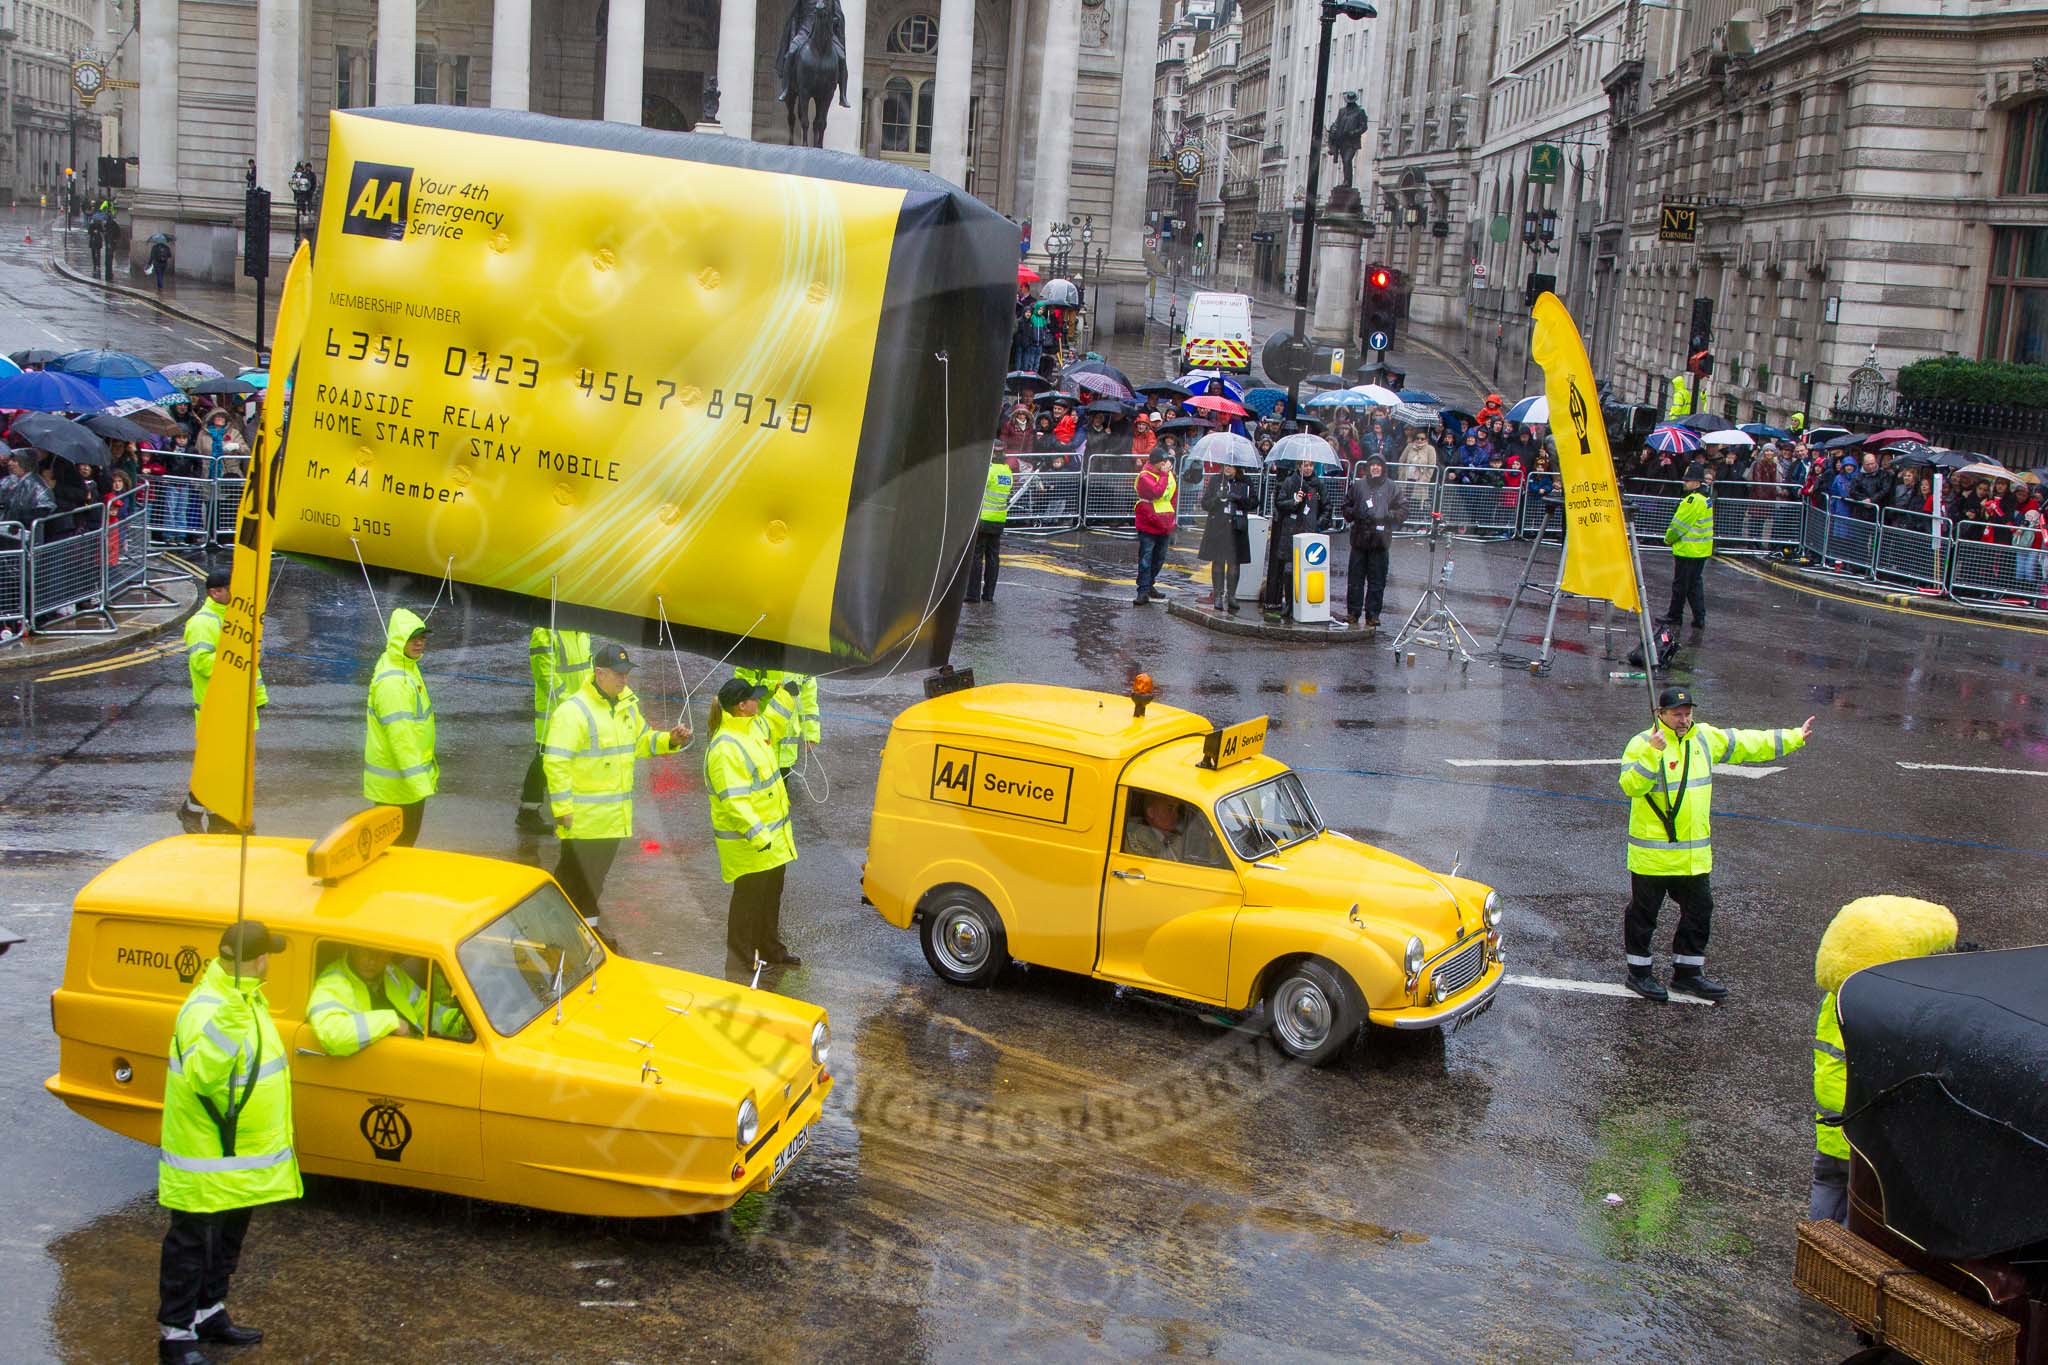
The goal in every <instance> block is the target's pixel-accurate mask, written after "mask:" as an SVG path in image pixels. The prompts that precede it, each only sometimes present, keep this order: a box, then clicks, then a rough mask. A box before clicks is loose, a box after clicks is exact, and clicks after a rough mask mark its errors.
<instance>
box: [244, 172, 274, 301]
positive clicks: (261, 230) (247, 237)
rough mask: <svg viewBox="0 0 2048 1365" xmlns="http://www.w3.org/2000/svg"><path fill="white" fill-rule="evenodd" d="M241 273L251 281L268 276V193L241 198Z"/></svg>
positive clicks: (263, 192) (248, 192) (252, 192)
mask: <svg viewBox="0 0 2048 1365" xmlns="http://www.w3.org/2000/svg"><path fill="white" fill-rule="evenodd" d="M242 273H243V274H244V275H247V276H248V277H249V278H250V279H252V280H261V279H268V278H269V276H270V191H269V190H248V191H245V192H244V194H243V196H242Z"/></svg>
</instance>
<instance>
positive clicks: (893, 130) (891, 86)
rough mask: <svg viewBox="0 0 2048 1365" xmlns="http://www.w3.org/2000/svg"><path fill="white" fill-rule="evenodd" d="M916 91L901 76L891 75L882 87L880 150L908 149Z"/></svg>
mask: <svg viewBox="0 0 2048 1365" xmlns="http://www.w3.org/2000/svg"><path fill="white" fill-rule="evenodd" d="M916 101H917V92H916V90H915V89H913V88H912V87H911V84H910V82H909V81H907V80H905V79H904V78H903V77H901V76H891V77H890V78H889V80H888V83H887V84H886V85H884V86H883V87H882V150H883V151H885V152H907V151H909V150H910V128H911V122H912V120H913V119H914V118H915V117H916Z"/></svg>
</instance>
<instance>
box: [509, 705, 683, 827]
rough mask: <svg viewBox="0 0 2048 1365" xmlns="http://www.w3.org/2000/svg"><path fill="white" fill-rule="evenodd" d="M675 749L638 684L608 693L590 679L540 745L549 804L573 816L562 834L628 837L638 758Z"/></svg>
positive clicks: (560, 710)
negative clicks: (650, 716)
mask: <svg viewBox="0 0 2048 1365" xmlns="http://www.w3.org/2000/svg"><path fill="white" fill-rule="evenodd" d="M674 751H675V745H674V744H673V743H671V742H670V740H669V732H668V731H666V730H651V729H649V728H648V726H647V720H646V718H645V717H643V716H642V715H641V714H640V699H639V698H638V697H636V696H634V695H633V689H632V688H630V687H622V688H620V689H619V695H618V696H617V697H607V696H606V695H605V694H604V693H602V692H600V691H598V690H597V682H596V680H595V679H593V680H591V681H589V682H586V683H584V684H583V686H581V687H579V688H578V689H576V691H575V692H573V693H571V694H570V695H569V697H568V698H567V699H566V700H564V701H563V702H562V704H561V705H560V706H557V707H556V708H555V714H554V718H553V719H552V720H550V721H549V722H548V734H547V743H545V744H543V745H541V746H540V766H541V771H542V772H543V773H545V774H546V775H547V780H548V805H549V806H551V807H552V808H553V809H554V812H555V819H556V820H558V821H559V820H560V819H561V818H562V817H563V816H565V815H567V816H570V817H572V818H571V819H570V821H569V823H568V824H566V825H563V826H561V827H560V828H558V829H557V830H556V831H555V833H556V835H557V836H558V837H560V838H563V839H623V838H625V837H626V836H627V835H629V834H631V833H632V832H633V764H634V761H635V760H636V759H642V758H647V757H649V756H651V755H654V754H666V753H673V752H674Z"/></svg>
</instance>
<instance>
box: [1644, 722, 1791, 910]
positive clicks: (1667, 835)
mask: <svg viewBox="0 0 2048 1365" xmlns="http://www.w3.org/2000/svg"><path fill="white" fill-rule="evenodd" d="M1660 731H1661V732H1662V733H1663V736H1664V750H1663V752H1662V753H1659V752H1658V751H1657V750H1655V749H1653V748H1651V747H1650V736H1651V735H1652V734H1655V733H1658V732H1660ZM1805 745H1806V740H1805V738H1804V737H1802V736H1801V735H1800V733H1799V731H1798V729H1797V728H1796V727H1795V728H1793V729H1789V730H1719V729H1716V728H1715V727H1713V726H1711V725H1704V724H1697V723H1696V724H1694V726H1693V727H1692V728H1691V729H1690V730H1688V731H1686V734H1685V738H1684V739H1680V738H1679V737H1678V736H1677V735H1676V734H1674V733H1673V732H1672V730H1671V727H1670V726H1668V725H1666V724H1665V723H1664V722H1663V721H1661V720H1660V721H1656V722H1654V723H1653V724H1652V726H1651V728H1650V729H1648V730H1645V731H1643V732H1642V733H1641V734H1639V735H1637V736H1636V737H1635V738H1634V739H1632V740H1630V741H1629V745H1628V751H1627V752H1626V753H1624V754H1623V755H1622V756H1621V789H1622V791H1624V792H1626V793H1627V794H1628V796H1629V812H1628V870H1629V871H1631V872H1640V873H1642V874H1643V875H1644V876H1646V877H1688V876H1696V875H1698V874H1699V873H1702V872H1711V871H1713V870H1714V846H1713V842H1712V839H1711V837H1710V836H1711V830H1710V829H1709V825H1710V823H1711V816H1712V811H1713V802H1714V765H1715V764H1716V763H1767V762H1769V761H1770V760H1772V759H1774V758H1783V757H1784V756H1785V755H1786V754H1789V753H1792V752H1793V751H1794V750H1797V749H1800V748H1803V747H1805ZM1667 820H1668V821H1669V824H1668V825H1667V823H1666V821H1667Z"/></svg>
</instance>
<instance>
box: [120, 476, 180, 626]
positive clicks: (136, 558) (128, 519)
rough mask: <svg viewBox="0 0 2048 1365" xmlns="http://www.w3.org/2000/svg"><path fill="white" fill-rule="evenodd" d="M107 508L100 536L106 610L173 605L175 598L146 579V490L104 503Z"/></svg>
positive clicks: (147, 511) (147, 559)
mask: <svg viewBox="0 0 2048 1365" xmlns="http://www.w3.org/2000/svg"><path fill="white" fill-rule="evenodd" d="M107 511H108V518H107V524H106V529H105V531H104V532H102V537H103V539H104V541H105V544H106V562H107V589H106V592H107V595H106V599H105V600H106V604H107V608H108V610H110V611H144V610H147V609H148V608H150V607H162V606H171V605H174V604H175V603H176V601H177V599H176V598H174V597H172V596H171V595H170V594H169V593H166V592H164V591H162V590H161V589H159V588H158V587H157V586H156V585H155V584H153V583H151V582H150V581H149V551H150V545H149V496H148V493H147V492H146V491H144V490H137V491H135V492H133V493H130V494H128V495H127V496H126V497H125V498H123V499H121V500H120V501H118V502H111V503H108V504H107ZM124 598H125V599H128V600H125V601H124V600H123V599H124Z"/></svg>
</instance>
